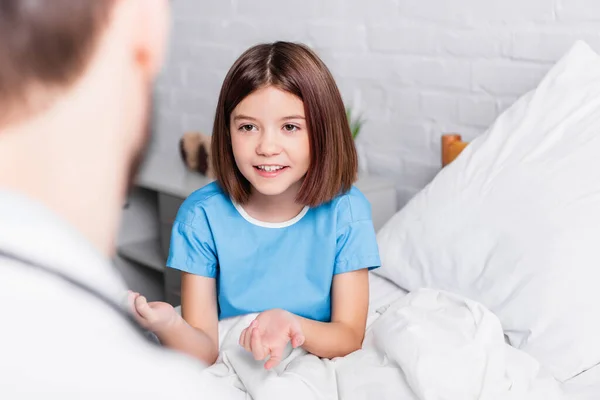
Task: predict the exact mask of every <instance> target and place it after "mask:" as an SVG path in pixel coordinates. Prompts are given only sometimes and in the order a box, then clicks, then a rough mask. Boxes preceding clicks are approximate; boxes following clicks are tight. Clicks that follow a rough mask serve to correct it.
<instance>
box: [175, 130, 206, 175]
mask: <svg viewBox="0 0 600 400" xmlns="http://www.w3.org/2000/svg"><path fill="white" fill-rule="evenodd" d="M210 142H211V137H210V136H209V135H205V134H204V133H202V132H186V133H185V134H184V135H183V136H182V137H181V139H179V151H180V153H181V158H182V160H183V162H184V164H185V165H186V167H187V168H188V169H190V170H191V171H195V172H199V173H201V174H202V175H204V176H206V177H207V178H213V179H214V177H215V175H214V170H213V166H212V160H211V155H210V152H211V145H210Z"/></svg>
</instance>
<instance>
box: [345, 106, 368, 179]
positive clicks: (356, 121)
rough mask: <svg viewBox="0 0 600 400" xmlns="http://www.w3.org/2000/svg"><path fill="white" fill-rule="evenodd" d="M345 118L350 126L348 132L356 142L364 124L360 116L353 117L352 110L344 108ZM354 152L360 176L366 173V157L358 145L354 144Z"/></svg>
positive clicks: (361, 147)
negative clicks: (356, 155) (356, 154)
mask: <svg viewBox="0 0 600 400" xmlns="http://www.w3.org/2000/svg"><path fill="white" fill-rule="evenodd" d="M346 117H347V119H348V124H349V125H350V132H352V139H354V141H356V138H357V137H358V135H359V134H360V131H361V130H362V127H363V125H364V123H365V120H364V118H363V117H362V115H359V116H354V115H353V112H352V108H350V107H346ZM356 152H357V153H358V170H359V172H360V173H362V174H366V173H367V157H366V154H365V151H364V148H363V146H362V145H360V144H356Z"/></svg>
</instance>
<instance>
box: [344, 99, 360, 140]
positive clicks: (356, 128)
mask: <svg viewBox="0 0 600 400" xmlns="http://www.w3.org/2000/svg"><path fill="white" fill-rule="evenodd" d="M346 118H348V124H349V125H350V131H351V132H352V139H355V140H356V138H357V137H358V134H359V133H360V130H361V129H362V127H363V125H364V123H365V120H364V119H363V117H362V116H360V115H359V116H358V117H354V116H353V115H352V109H351V108H350V107H346Z"/></svg>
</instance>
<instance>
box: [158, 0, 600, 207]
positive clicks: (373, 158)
mask: <svg viewBox="0 0 600 400" xmlns="http://www.w3.org/2000/svg"><path fill="white" fill-rule="evenodd" d="M172 4H173V7H174V10H173V11H174V12H173V32H172V39H171V49H170V53H169V57H168V62H167V65H166V68H165V70H164V71H163V73H162V75H161V77H160V79H159V82H158V85H157V90H156V93H157V105H158V110H157V111H158V113H157V123H156V125H155V129H156V133H157V137H156V141H155V143H154V146H155V148H157V150H158V151H161V152H175V151H176V149H177V140H178V139H179V137H180V136H181V134H182V133H183V132H185V131H187V130H201V131H204V132H207V133H210V131H211V129H212V118H213V113H214V108H215V105H216V100H217V95H218V91H219V88H220V85H221V82H222V80H223V77H224V76H225V73H226V71H227V69H228V68H229V66H230V65H231V64H232V63H233V61H234V60H235V59H236V57H237V56H239V54H241V52H242V51H243V50H245V49H246V48H247V47H249V46H251V45H253V44H255V43H259V42H271V41H275V40H290V41H297V42H304V43H307V44H308V45H310V46H312V47H313V48H314V49H315V50H316V51H317V52H318V53H319V55H320V56H321V57H322V58H323V60H324V61H325V62H326V63H327V65H328V66H329V67H330V69H331V70H332V72H333V74H334V76H335V77H336V80H337V82H338V85H339V87H340V90H341V91H342V94H343V96H344V99H345V101H346V103H347V104H348V105H354V106H355V107H357V108H358V109H359V111H361V112H362V113H364V115H365V117H366V118H367V123H366V125H365V127H364V130H363V132H362V133H361V137H360V138H359V141H358V143H359V145H360V146H361V147H362V148H363V149H364V153H365V154H366V156H367V163H366V165H367V166H368V169H369V172H370V173H373V174H381V175H386V176H389V177H392V178H393V179H394V180H395V181H396V182H397V187H398V199H399V202H400V204H404V203H405V202H406V201H407V200H408V199H409V198H410V196H412V195H413V194H414V193H415V192H416V191H417V190H419V189H420V188H422V187H423V186H425V185H426V184H427V183H428V182H429V181H430V180H431V178H432V177H433V176H435V174H436V173H437V171H438V170H439V167H440V165H439V164H440V161H439V158H440V155H439V148H440V145H439V140H440V135H441V134H442V133H444V132H460V133H462V134H463V135H464V136H465V137H466V138H467V139H471V138H473V137H475V136H477V135H479V134H481V133H482V132H483V131H484V130H485V129H486V127H487V126H489V125H490V123H491V122H493V121H494V119H495V118H496V117H497V116H498V114H499V113H500V112H502V111H504V110H505V109H506V108H507V107H509V106H510V105H511V104H512V103H513V102H514V101H515V99H517V98H518V97H519V96H520V95H522V94H523V93H525V92H526V91H528V90H530V89H531V88H533V87H535V86H536V85H537V83H538V82H539V80H540V78H541V77H542V76H543V74H544V73H545V72H546V71H547V70H548V69H549V68H550V67H551V65H552V63H553V62H555V61H556V60H557V59H558V58H559V57H560V56H561V55H562V54H564V52H565V51H566V50H567V49H568V48H569V47H570V46H571V45H572V43H573V42H574V41H575V40H577V39H583V40H585V41H587V42H588V43H589V44H590V45H591V46H592V47H593V48H594V49H596V50H597V51H600V29H599V28H600V1H599V0H453V1H448V0H374V1H370V2H366V1H364V0H173V1H172Z"/></svg>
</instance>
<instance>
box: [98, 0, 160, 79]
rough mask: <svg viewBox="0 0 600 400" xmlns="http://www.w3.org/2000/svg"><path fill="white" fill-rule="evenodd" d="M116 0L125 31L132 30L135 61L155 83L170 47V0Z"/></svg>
mask: <svg viewBox="0 0 600 400" xmlns="http://www.w3.org/2000/svg"><path fill="white" fill-rule="evenodd" d="M100 1H104V0H100ZM115 1H116V2H117V7H116V8H117V9H120V10H119V11H121V12H122V13H123V15H124V19H122V21H124V23H125V25H126V28H125V29H129V30H131V35H132V39H133V51H134V54H133V56H134V58H135V62H136V64H137V65H138V67H139V68H140V69H141V70H142V73H143V75H144V76H146V77H147V79H148V80H149V81H153V80H154V79H155V78H156V76H157V75H158V73H159V72H160V69H161V67H162V65H163V62H164V59H165V54H166V46H167V44H168V38H169V31H170V20H171V14H170V6H169V0H115ZM125 21H127V22H125Z"/></svg>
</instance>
